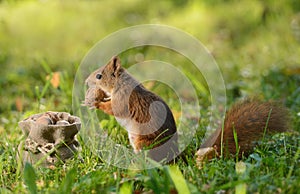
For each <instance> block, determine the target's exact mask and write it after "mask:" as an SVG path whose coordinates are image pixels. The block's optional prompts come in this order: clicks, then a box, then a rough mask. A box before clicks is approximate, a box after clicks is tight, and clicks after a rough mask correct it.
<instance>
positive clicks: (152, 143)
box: [84, 57, 289, 160]
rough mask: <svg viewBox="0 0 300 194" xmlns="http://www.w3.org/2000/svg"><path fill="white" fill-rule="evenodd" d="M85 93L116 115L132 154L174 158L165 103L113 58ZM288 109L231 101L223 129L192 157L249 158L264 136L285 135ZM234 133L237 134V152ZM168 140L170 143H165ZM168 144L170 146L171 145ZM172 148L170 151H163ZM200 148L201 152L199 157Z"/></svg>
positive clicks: (174, 141)
mask: <svg viewBox="0 0 300 194" xmlns="http://www.w3.org/2000/svg"><path fill="white" fill-rule="evenodd" d="M86 83H87V85H88V86H89V89H88V90H87V92H86V96H85V101H84V104H85V105H86V106H89V107H91V108H97V109H100V110H102V111H104V112H105V113H107V114H110V115H113V116H115V118H116V120H117V121H118V122H119V123H120V124H121V125H122V126H123V127H124V128H125V129H126V130H127V131H128V137H129V141H130V144H131V145H132V147H133V149H134V152H135V153H139V152H140V151H141V150H144V149H147V148H156V147H160V146H161V145H163V144H166V142H167V145H166V146H165V147H164V148H162V149H160V150H159V151H153V152H151V151H152V150H151V151H150V156H151V157H152V158H154V159H155V160H161V159H163V158H164V157H166V156H165V155H164V154H161V153H162V152H164V153H168V157H173V156H174V154H178V148H177V133H176V132H177V129H176V124H175V121H174V118H173V114H172V112H171V110H170V108H169V107H168V105H167V104H166V103H165V102H164V101H163V100H162V98H160V97H159V96H157V95H156V94H154V93H152V92H150V91H149V90H147V89H146V88H144V86H143V85H142V84H141V83H139V82H138V81H137V80H135V79H134V78H133V77H132V76H131V75H130V74H129V73H128V72H127V71H126V70H125V69H124V68H123V67H122V66H121V63H120V59H119V58H118V57H113V58H112V59H111V60H110V61H109V62H108V63H107V64H106V65H105V66H102V67H100V68H99V69H97V70H96V71H94V72H93V73H92V74H90V76H89V77H88V78H87V79H86ZM288 115H289V114H288V110H287V109H286V108H284V107H283V106H280V105H278V104H277V103H275V102H261V101H260V100H258V99H246V100H244V101H241V102H238V103H235V104H234V105H233V106H232V108H231V109H229V111H228V112H227V113H226V115H225V120H224V125H223V128H222V127H220V128H219V129H217V130H216V131H215V132H214V133H213V134H212V135H211V136H210V137H209V138H208V139H207V140H206V141H205V142H204V143H203V144H202V145H201V147H200V148H201V149H200V150H199V151H198V152H197V153H196V154H197V155H198V156H200V157H202V156H203V155H204V156H205V155H206V154H207V153H206V152H207V150H206V149H205V148H213V149H209V152H210V153H209V154H211V151H212V150H213V152H214V154H215V155H219V154H220V153H221V149H222V148H223V150H224V153H225V154H226V155H228V154H229V155H235V154H236V153H238V156H239V157H241V156H242V155H247V154H249V153H250V152H251V151H252V149H253V148H254V146H255V144H254V142H255V141H258V140H260V139H261V138H263V137H264V135H265V134H271V133H274V132H284V131H286V130H287V128H288V121H289V116H288ZM234 131H235V132H236V135H237V143H238V148H236V140H235V138H234ZM170 139H172V141H169V140H170ZM170 142H171V143H170ZM170 147H171V148H172V149H171V150H172V153H173V155H172V153H171V152H170V151H168V150H170ZM203 150H205V151H204V152H205V153H204V154H203Z"/></svg>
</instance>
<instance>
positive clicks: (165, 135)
mask: <svg viewBox="0 0 300 194" xmlns="http://www.w3.org/2000/svg"><path fill="white" fill-rule="evenodd" d="M97 74H101V79H97V78H96V75H97ZM87 83H88V84H89V83H90V85H93V86H95V87H97V88H99V89H101V90H103V91H105V92H109V93H110V94H111V100H110V101H107V102H101V101H100V102H97V103H96V104H95V107H96V108H98V109H101V110H103V111H104V112H106V113H107V114H111V115H114V116H115V117H116V119H117V120H118V122H120V124H121V125H123V126H124V127H125V128H126V129H127V131H128V134H129V138H130V142H131V144H132V146H133V148H134V150H135V152H139V151H140V150H142V149H147V148H149V147H158V146H159V145H162V144H163V143H165V142H166V141H167V140H168V139H170V137H172V136H173V135H174V134H175V133H176V125H175V121H174V118H173V115H172V112H171V110H170V108H169V107H168V105H167V104H166V103H165V102H164V101H163V100H162V99H161V98H160V97H159V96H157V95H156V94H154V93H152V92H150V91H149V90H147V89H145V88H144V87H143V85H142V84H140V83H139V82H138V81H136V80H135V79H134V78H133V77H132V76H131V75H129V74H128V73H127V72H126V71H125V69H123V68H122V67H121V64H120V60H119V58H117V57H113V58H112V59H111V60H110V62H109V63H108V64H107V65H106V66H104V67H101V68H99V69H98V70H96V71H95V72H93V73H92V74H91V75H90V76H89V78H88V79H87ZM157 102H158V103H159V104H158V106H153V103H157ZM151 104H152V109H151V110H152V111H153V112H152V117H151V115H150V105H151ZM162 112H163V113H164V114H162ZM160 116H165V118H161V117H160ZM150 120H151V121H152V123H151V122H150ZM162 120H163V121H162ZM148 122H150V124H148ZM155 126H157V127H155ZM176 137H177V136H176ZM176 137H174V140H175V141H177V138H176Z"/></svg>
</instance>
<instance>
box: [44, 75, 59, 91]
mask: <svg viewBox="0 0 300 194" xmlns="http://www.w3.org/2000/svg"><path fill="white" fill-rule="evenodd" d="M46 79H47V80H49V79H50V76H49V75H48V76H47V77H46ZM50 83H51V85H52V86H53V87H54V88H58V86H59V83H60V73H59V72H53V73H52V78H51V80H50Z"/></svg>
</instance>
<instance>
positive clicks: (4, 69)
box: [0, 0, 300, 193]
mask: <svg viewBox="0 0 300 194" xmlns="http://www.w3.org/2000/svg"><path fill="white" fill-rule="evenodd" d="M213 2H214V3H213ZM299 11H300V4H299V3H298V1H294V0H290V1H250V0H249V1H243V2H239V1H235V0H230V1H221V0H219V1H199V2H198V1H188V2H185V1H181V0H177V1H159V2H157V3H153V2H152V1H137V0H132V1H128V2H127V1H126V2H125V1H118V3H115V1H102V2H97V1H92V2H89V1H63V2H58V1H54V2H53V1H0V42H1V44H0V66H1V71H0V88H1V89H0V102H1V103H0V193H133V192H136V193H139V192H150V193H175V192H176V191H178V192H182V193H187V190H189V192H190V193H216V192H223V191H224V192H228V193H233V192H235V191H237V193H238V192H241V193H242V192H243V191H244V189H246V190H247V191H248V193H297V192H298V191H299V189H300V186H299V182H300V138H299V132H300V109H299V107H300V87H299V86H300V64H299V61H300V42H299V32H297V29H298V30H299V29H300V27H299V26H298V27H299V28H297V22H298V24H299V23H300V22H299V21H300V20H299V15H297V13H298V12H299ZM62 18H63V19H62ZM145 23H159V24H166V25H171V26H175V27H178V28H180V29H182V30H184V31H186V32H188V33H190V34H192V35H193V36H195V37H196V38H198V39H199V40H200V41H201V42H202V43H203V44H204V45H205V46H206V47H207V48H208V49H209V50H210V52H211V53H212V55H213V56H214V58H215V60H216V61H217V63H218V65H219V66H220V68H221V71H222V73H223V76H224V79H225V83H226V89H227V103H228V105H231V104H233V103H234V102H235V101H236V100H237V99H239V98H242V97H244V96H259V97H261V98H263V99H266V100H270V99H274V100H280V101H282V102H283V103H284V104H285V106H287V107H288V108H289V109H290V112H291V118H292V122H291V126H290V129H291V130H292V131H293V132H289V133H286V134H277V135H275V136H273V137H266V138H264V141H262V142H259V145H258V146H257V147H256V148H255V150H254V151H253V153H252V154H251V155H250V156H249V157H247V158H243V159H242V160H241V161H240V163H238V162H239V161H238V160H237V159H236V158H231V159H214V160H212V161H211V162H209V163H206V164H205V165H204V166H203V167H202V168H201V169H199V168H198V166H197V164H196V160H195V156H194V153H195V152H196V150H197V149H198V148H199V147H200V144H201V142H202V140H203V136H204V133H205V129H206V127H207V125H208V124H209V117H208V115H209V110H210V109H209V108H210V100H209V91H208V88H207V84H206V83H205V81H204V79H203V77H202V76H201V74H200V73H197V72H196V71H195V69H194V67H193V66H192V64H191V62H190V61H188V60H187V59H185V58H184V57H182V56H180V55H179V54H177V53H175V52H174V51H170V50H168V49H163V48H157V47H141V48H136V49H131V50H128V51H125V52H124V53H122V54H121V59H122V61H123V62H124V63H125V67H129V66H130V65H131V64H134V63H136V62H137V60H136V59H135V56H136V54H141V55H142V56H143V57H144V59H145V60H151V59H156V60H162V61H166V62H170V63H173V64H174V65H175V66H176V67H178V68H180V69H181V70H182V71H183V72H186V74H187V77H189V79H191V80H192V82H193V86H194V87H195V88H196V90H197V93H198V94H197V95H198V98H199V105H200V107H201V109H200V113H201V121H200V123H199V127H198V128H197V131H196V134H195V135H194V137H193V138H192V139H191V143H190V144H189V146H188V147H187V148H186V150H185V153H186V157H187V162H186V163H185V162H183V161H181V160H179V161H178V162H177V163H176V164H173V165H164V166H160V167H158V168H153V169H147V170H128V169H122V168H117V167H115V166H113V165H109V164H107V163H106V162H105V161H104V160H103V158H102V156H101V155H100V154H96V153H95V152H94V149H95V148H94V147H92V146H90V145H89V144H86V141H85V140H84V139H83V136H82V135H79V136H78V138H79V142H80V143H81V146H82V150H81V152H80V153H79V154H78V155H76V156H75V157H74V158H73V159H71V160H69V161H67V162H66V163H65V164H61V163H60V164H57V165H56V166H55V167H52V168H44V167H41V166H34V165H33V166H31V165H29V164H27V165H25V166H24V167H22V166H21V164H20V162H19V161H17V160H16V154H17V146H18V144H19V143H20V142H21V141H22V140H24V137H23V136H22V131H21V129H20V128H19V127H18V122H19V121H20V120H22V119H24V118H26V117H28V116H30V115H32V114H35V113H38V112H44V111H47V110H53V111H66V112H70V113H73V110H72V87H73V82H74V76H75V74H76V70H77V68H78V66H79V64H80V61H81V60H82V59H83V57H84V56H85V54H86V52H87V51H88V50H89V49H90V48H91V47H92V46H93V45H94V44H95V43H96V42H97V41H99V40H100V39H102V38H104V37H105V36H107V35H109V34H110V33H112V32H115V31H116V30H119V29H121V28H123V27H128V26H131V25H137V24H145ZM54 72H59V73H60V84H59V87H58V88H55V87H53V86H52V84H51V83H49V81H48V80H47V78H46V77H47V76H51V74H53V73H54ZM199 80H200V81H199ZM149 86H151V90H153V91H154V92H156V93H158V94H159V95H160V96H161V97H163V98H164V99H165V100H166V101H167V103H168V104H169V105H170V107H171V108H172V111H173V112H175V113H176V114H177V115H179V114H180V109H179V108H180V107H179V104H178V101H177V98H176V97H175V94H174V92H173V91H172V90H171V89H166V88H165V85H155V84H154V85H151V84H149ZM82 92H83V91H82ZM218 108H220V110H222V109H224V107H218ZM215 111H216V113H218V112H219V109H218V110H215ZM82 114H83V113H82ZM96 114H97V115H98V116H99V117H101V118H102V120H101V121H100V122H99V124H98V123H96V125H95V126H93V127H91V128H88V126H87V125H85V124H83V126H82V129H81V131H82V132H86V133H89V132H90V133H91V134H93V131H92V130H98V128H104V129H106V130H107V133H108V135H110V136H111V137H112V139H113V140H114V141H115V142H117V143H119V144H122V145H124V146H126V147H127V148H130V146H129V141H128V139H127V134H126V131H125V130H124V129H122V128H121V127H120V126H119V125H118V124H117V122H116V121H115V120H114V118H112V117H109V116H106V115H104V114H102V113H101V112H100V111H98V112H97V113H96ZM78 116H80V117H84V116H85V115H78ZM214 119H215V121H214V122H215V123H218V121H219V119H220V118H214ZM216 125H217V124H216ZM185 130H187V132H188V128H187V129H185ZM93 138H97V137H93ZM237 140H238V137H237ZM240 165H241V166H242V167H241V166H240ZM244 166H245V169H244V170H242V172H240V169H239V168H243V167H244ZM245 187H246V188H245Z"/></svg>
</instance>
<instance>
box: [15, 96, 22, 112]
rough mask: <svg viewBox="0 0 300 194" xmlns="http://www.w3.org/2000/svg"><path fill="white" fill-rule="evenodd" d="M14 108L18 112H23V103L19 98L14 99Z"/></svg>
mask: <svg viewBox="0 0 300 194" xmlns="http://www.w3.org/2000/svg"><path fill="white" fill-rule="evenodd" d="M16 108H17V110H18V111H19V112H22V111H23V101H22V99H21V98H20V97H17V98H16Z"/></svg>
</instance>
